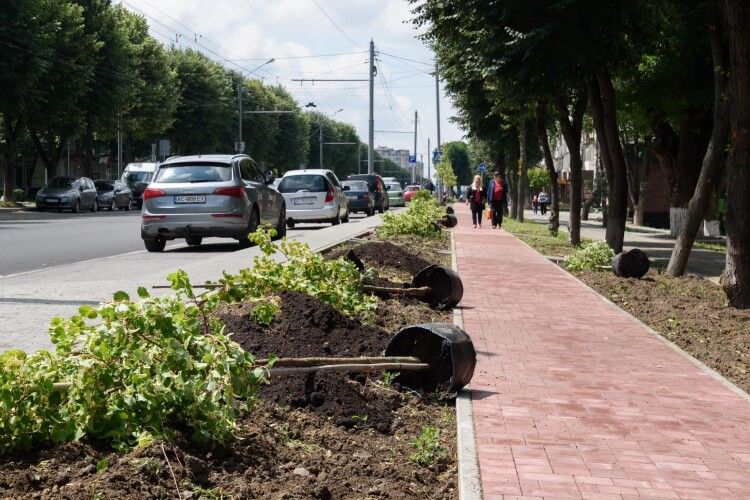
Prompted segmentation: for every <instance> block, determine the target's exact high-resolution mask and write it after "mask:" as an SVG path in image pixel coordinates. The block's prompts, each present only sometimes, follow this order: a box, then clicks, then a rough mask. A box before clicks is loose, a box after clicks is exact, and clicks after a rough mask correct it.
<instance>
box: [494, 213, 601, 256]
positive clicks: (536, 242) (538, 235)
mask: <svg viewBox="0 0 750 500" xmlns="http://www.w3.org/2000/svg"><path fill="white" fill-rule="evenodd" d="M503 229H505V230H506V231H508V232H509V233H512V234H513V235H515V236H516V237H518V239H520V240H521V241H523V242H525V243H526V244H528V245H529V246H531V247H532V248H534V249H536V250H537V251H538V252H539V253H541V254H542V255H546V256H553V257H565V256H566V255H568V254H569V253H570V252H572V251H573V247H572V246H571V245H570V243H568V233H567V232H566V231H562V230H561V231H559V232H558V233H557V236H552V235H551V234H550V232H549V228H548V225H547V224H546V223H542V222H536V221H531V220H526V221H524V222H518V221H517V220H513V219H511V218H510V217H507V218H505V219H504V220H503ZM590 241H591V240H588V239H586V238H581V244H586V243H589V242H590Z"/></svg>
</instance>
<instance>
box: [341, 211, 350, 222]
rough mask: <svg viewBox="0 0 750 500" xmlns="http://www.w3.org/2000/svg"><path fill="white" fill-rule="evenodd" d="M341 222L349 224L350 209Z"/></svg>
mask: <svg viewBox="0 0 750 500" xmlns="http://www.w3.org/2000/svg"><path fill="white" fill-rule="evenodd" d="M341 222H344V223H346V222H349V210H348V209H347V211H346V215H345V216H344V218H343V219H341Z"/></svg>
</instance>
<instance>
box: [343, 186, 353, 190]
mask: <svg viewBox="0 0 750 500" xmlns="http://www.w3.org/2000/svg"><path fill="white" fill-rule="evenodd" d="M351 190H352V188H350V187H349V186H344V191H351Z"/></svg>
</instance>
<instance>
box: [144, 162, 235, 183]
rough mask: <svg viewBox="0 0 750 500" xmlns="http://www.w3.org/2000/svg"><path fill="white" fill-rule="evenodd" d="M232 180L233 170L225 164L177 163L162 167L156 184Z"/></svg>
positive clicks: (157, 175)
mask: <svg viewBox="0 0 750 500" xmlns="http://www.w3.org/2000/svg"><path fill="white" fill-rule="evenodd" d="M231 178H232V168H231V166H230V165H229V164H224V163H175V164H167V165H162V166H161V167H160V168H159V172H158V173H157V174H156V180H155V182H159V183H162V184H178V183H183V182H189V183H193V184H195V183H199V182H222V181H228V180H230V179H231Z"/></svg>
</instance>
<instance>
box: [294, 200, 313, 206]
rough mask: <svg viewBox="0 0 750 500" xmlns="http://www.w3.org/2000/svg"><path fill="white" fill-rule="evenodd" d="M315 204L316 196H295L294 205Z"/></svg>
mask: <svg viewBox="0 0 750 500" xmlns="http://www.w3.org/2000/svg"><path fill="white" fill-rule="evenodd" d="M313 204H315V198H294V199H293V200H292V205H313Z"/></svg>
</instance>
